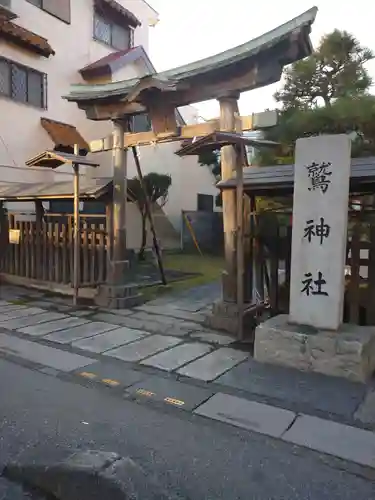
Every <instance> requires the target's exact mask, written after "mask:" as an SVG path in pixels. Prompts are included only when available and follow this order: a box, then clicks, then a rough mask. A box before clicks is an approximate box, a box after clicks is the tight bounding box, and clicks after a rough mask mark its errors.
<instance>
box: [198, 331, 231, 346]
mask: <svg viewBox="0 0 375 500" xmlns="http://www.w3.org/2000/svg"><path fill="white" fill-rule="evenodd" d="M190 338H192V339H196V340H201V341H202V342H207V343H208V344H217V345H223V346H224V345H230V344H233V342H235V340H236V339H234V338H233V337H230V336H229V335H224V334H223V335H222V334H220V333H217V332H213V331H210V330H202V331H201V332H196V333H192V334H191V335H190Z"/></svg>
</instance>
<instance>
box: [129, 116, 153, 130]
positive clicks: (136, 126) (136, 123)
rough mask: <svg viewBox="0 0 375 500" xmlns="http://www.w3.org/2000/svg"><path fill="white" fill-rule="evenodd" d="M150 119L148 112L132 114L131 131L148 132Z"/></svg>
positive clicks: (150, 128)
mask: <svg viewBox="0 0 375 500" xmlns="http://www.w3.org/2000/svg"><path fill="white" fill-rule="evenodd" d="M151 130H152V127H151V121H150V118H149V117H148V114H143V115H135V116H133V132H150V131H151Z"/></svg>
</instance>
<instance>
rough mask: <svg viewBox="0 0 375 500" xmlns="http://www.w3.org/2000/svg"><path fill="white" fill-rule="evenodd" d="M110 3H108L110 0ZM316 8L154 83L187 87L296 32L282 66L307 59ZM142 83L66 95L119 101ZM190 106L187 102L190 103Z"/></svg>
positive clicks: (80, 88)
mask: <svg viewBox="0 0 375 500" xmlns="http://www.w3.org/2000/svg"><path fill="white" fill-rule="evenodd" d="M108 1H109V0H108ZM316 14H317V8H316V7H313V8H312V9H310V10H308V11H306V12H304V13H303V14H301V15H300V16H298V17H296V18H294V19H292V20H290V21H288V22H287V23H284V24H282V25H281V26H278V27H277V28H275V29H274V30H272V31H269V32H268V33H265V34H263V35H261V36H259V37H257V38H254V39H253V40H250V41H249V42H247V43H244V44H242V45H239V46H237V47H233V48H232V49H229V50H226V51H224V52H221V53H219V54H215V55H214V56H211V57H207V58H205V59H201V60H199V61H194V62H192V63H190V64H186V65H184V66H180V67H177V68H173V69H171V70H168V71H163V72H161V73H157V74H155V75H154V77H153V81H152V82H151V84H154V81H156V80H158V81H159V82H161V83H163V84H164V85H165V86H166V87H168V85H169V86H173V85H174V86H176V85H178V84H180V83H181V85H184V83H185V82H186V81H190V80H191V79H192V78H195V77H198V76H200V77H201V76H208V75H210V74H212V72H214V71H215V72H216V71H217V70H222V71H223V72H224V71H227V70H228V69H229V68H234V67H238V66H239V65H241V64H244V63H245V62H246V61H247V62H248V61H250V59H255V58H259V59H261V56H262V55H263V54H265V53H266V52H267V51H268V50H270V49H272V48H274V47H276V46H280V44H283V43H284V42H285V40H287V39H288V38H289V39H290V37H293V36H294V35H295V34H296V33H302V35H303V36H302V38H301V37H300V38H299V39H298V38H297V40H296V42H295V43H296V44H297V47H296V48H297V49H298V50H297V51H296V53H295V54H292V52H291V53H290V55H288V56H286V57H285V59H283V65H287V64H290V63H292V62H294V61H296V60H298V59H301V58H303V57H306V56H308V55H309V54H310V53H311V51H312V46H311V42H310V38H309V32H310V28H311V25H312V23H313V22H314V21H315V17H316ZM276 77H277V78H278V79H279V78H280V75H279V73H278V72H276V73H275V78H276ZM275 78H273V80H272V81H271V79H269V80H270V81H268V80H267V84H270V83H274V81H277V80H276V79H275ZM139 84H140V79H139V78H132V79H128V80H124V81H121V82H111V83H106V84H96V85H87V84H78V85H72V86H71V92H70V94H69V95H68V96H64V97H65V98H66V99H68V100H69V101H73V102H78V101H87V100H91V99H106V98H113V97H115V96H118V97H119V98H123V97H126V96H127V95H128V94H130V93H131V92H133V91H134V90H135V89H137V87H138V85H139ZM254 88H256V87H254ZM187 104H188V103H187Z"/></svg>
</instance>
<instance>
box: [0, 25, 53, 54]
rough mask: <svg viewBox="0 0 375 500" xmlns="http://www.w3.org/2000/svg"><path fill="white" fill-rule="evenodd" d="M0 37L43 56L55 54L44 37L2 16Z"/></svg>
mask: <svg viewBox="0 0 375 500" xmlns="http://www.w3.org/2000/svg"><path fill="white" fill-rule="evenodd" d="M0 37H1V38H5V39H7V40H10V41H12V42H13V43H15V44H17V45H22V46H24V47H26V48H28V49H30V50H32V51H33V52H36V53H37V54H40V55H42V56H44V57H49V56H50V55H54V54H55V51H54V50H53V48H52V47H51V46H50V44H49V43H48V41H47V40H46V39H45V38H43V37H41V36H39V35H37V34H36V33H33V32H32V31H29V30H27V29H26V28H22V27H21V26H18V24H14V23H13V22H12V21H7V20H6V19H4V18H3V19H0Z"/></svg>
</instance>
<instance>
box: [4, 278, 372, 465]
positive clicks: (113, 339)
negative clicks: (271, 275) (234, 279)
mask: <svg viewBox="0 0 375 500" xmlns="http://www.w3.org/2000/svg"><path fill="white" fill-rule="evenodd" d="M215 286H216V285H209V286H208V285H207V286H205V287H200V288H199V289H196V290H193V291H189V292H188V293H185V294H180V295H179V296H178V297H175V298H174V299H173V301H171V298H170V297H165V298H160V299H157V300H155V301H152V302H149V303H147V304H146V305H144V306H141V307H138V308H135V309H133V310H123V311H116V312H113V311H112V312H108V311H102V310H99V309H96V308H92V309H90V308H87V309H79V310H74V309H73V308H72V307H71V306H70V305H69V303H68V301H65V300H61V301H56V299H54V301H53V302H52V301H49V300H47V299H45V298H41V297H42V296H41V294H39V293H37V292H36V293H35V294H33V296H32V297H30V293H29V292H28V300H29V302H28V303H27V304H25V303H24V297H23V296H22V292H21V291H20V290H18V289H10V288H9V289H7V290H6V296H4V293H3V295H2V299H3V300H2V301H0V328H1V330H2V332H3V333H0V355H2V356H6V357H7V358H11V359H13V360H15V361H16V362H22V363H26V364H27V365H30V367H32V368H37V369H40V370H42V371H43V372H44V373H48V374H50V375H55V376H63V377H68V378H74V380H79V381H80V383H85V384H86V383H87V384H90V385H91V384H98V385H100V386H105V387H109V388H111V390H113V391H115V392H117V393H119V394H121V396H122V397H123V396H124V395H125V397H128V398H133V399H135V400H138V401H143V402H145V401H147V402H150V403H153V404H157V405H169V406H170V407H173V408H178V409H179V410H185V411H188V412H190V413H194V414H196V415H200V416H203V417H206V418H209V419H211V420H217V421H221V422H224V423H227V424H230V425H233V426H236V427H241V428H245V429H248V430H251V431H255V432H259V433H263V434H266V435H269V436H273V437H275V438H279V439H283V440H286V441H289V442H292V443H295V444H298V445H302V446H306V447H309V448H312V449H314V450H317V451H320V452H323V453H328V454H331V455H335V456H337V457H339V458H342V459H344V460H349V461H352V462H355V463H357V464H359V465H364V466H368V467H372V468H375V433H374V432H372V431H373V430H375V391H374V388H373V387H372V386H371V385H369V386H367V387H366V386H365V385H362V384H358V383H354V382H350V381H347V380H344V379H339V378H333V377H327V376H324V375H319V374H313V373H303V372H300V371H297V370H293V369H285V368H281V367H275V366H271V365H263V364H260V363H257V362H256V361H255V360H253V359H252V358H251V357H250V355H249V352H248V350H247V346H246V345H245V344H240V343H238V342H234V341H233V339H232V338H231V337H229V336H226V335H222V334H220V333H219V332H215V331H211V330H208V329H206V328H205V327H204V326H203V325H202V323H203V319H204V312H205V309H207V308H208V307H209V304H211V303H212V300H213V295H214V294H215V293H217V289H216V288H215ZM4 299H6V300H4Z"/></svg>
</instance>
